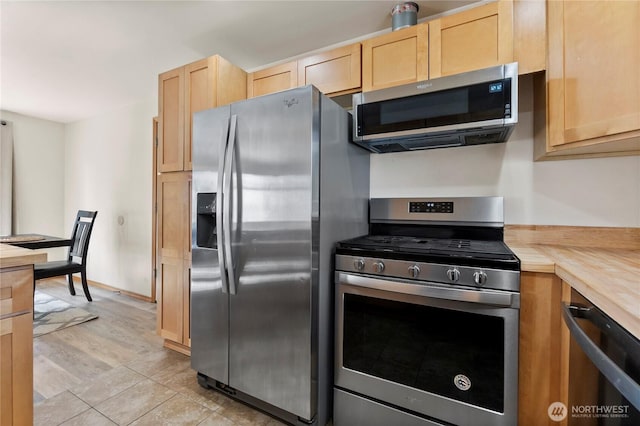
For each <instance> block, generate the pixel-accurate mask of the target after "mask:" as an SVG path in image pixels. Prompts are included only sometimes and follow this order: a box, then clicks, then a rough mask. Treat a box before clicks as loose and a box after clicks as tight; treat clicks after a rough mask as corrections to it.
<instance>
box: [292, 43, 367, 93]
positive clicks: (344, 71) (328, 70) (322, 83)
mask: <svg viewBox="0 0 640 426" xmlns="http://www.w3.org/2000/svg"><path fill="white" fill-rule="evenodd" d="M360 56H361V44H360V43H356V44H352V45H349V46H344V47H339V48H337V49H333V50H330V51H327V52H322V53H318V54H317V55H313V56H309V57H307V58H304V59H299V60H298V84H299V85H300V86H305V85H307V84H313V85H314V86H316V87H317V88H318V89H319V90H320V91H321V92H322V93H324V94H325V95H331V94H345V93H348V92H355V91H357V90H359V89H360V81H361V78H360V74H361V61H360Z"/></svg>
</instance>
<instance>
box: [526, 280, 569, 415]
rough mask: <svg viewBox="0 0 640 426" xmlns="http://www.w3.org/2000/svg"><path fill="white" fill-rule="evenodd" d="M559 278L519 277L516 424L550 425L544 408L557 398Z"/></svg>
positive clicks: (558, 381)
mask: <svg viewBox="0 0 640 426" xmlns="http://www.w3.org/2000/svg"><path fill="white" fill-rule="evenodd" d="M561 298H562V287H561V281H560V278H558V277H557V276H556V275H555V274H552V273H532V272H523V273H522V275H521V279H520V338H519V362H518V364H519V367H518V370H519V371H518V390H519V392H518V424H521V425H532V424H535V425H542V424H548V425H549V426H551V425H553V424H557V423H554V422H553V421H552V420H551V419H550V418H549V417H547V415H546V414H547V408H548V407H549V405H550V404H551V403H552V402H555V401H559V400H560V345H561V343H560V342H561V339H560V327H561V324H562V319H561V313H560V303H561Z"/></svg>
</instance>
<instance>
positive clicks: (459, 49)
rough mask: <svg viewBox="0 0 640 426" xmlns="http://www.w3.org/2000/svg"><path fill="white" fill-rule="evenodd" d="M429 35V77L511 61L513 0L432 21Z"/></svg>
mask: <svg viewBox="0 0 640 426" xmlns="http://www.w3.org/2000/svg"><path fill="white" fill-rule="evenodd" d="M429 37H430V39H429V63H430V65H429V77H430V78H436V77H442V76H445V75H451V74H457V73H461V72H465V71H471V70H476V69H481V68H486V67H490V66H493V65H499V64H505V63H509V62H513V2H512V1H506V0H505V1H497V2H493V3H489V4H486V5H483V6H480V7H476V8H473V9H469V10H466V11H463V12H460V13H456V14H454V15H449V16H445V17H442V18H439V19H436V20H433V21H431V22H429Z"/></svg>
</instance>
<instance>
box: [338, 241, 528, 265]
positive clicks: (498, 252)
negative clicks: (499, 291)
mask: <svg viewBox="0 0 640 426" xmlns="http://www.w3.org/2000/svg"><path fill="white" fill-rule="evenodd" d="M336 254H345V255H351V256H366V257H373V258H380V259H397V260H408V261H416V262H431V263H446V264H456V265H462V266H476V267H486V268H499V269H509V270H519V269H520V261H519V259H518V258H517V257H516V255H515V254H514V253H513V252H512V251H511V250H510V249H509V247H507V245H506V244H505V243H504V242H503V241H498V240H475V239H464V238H429V237H417V236H408V235H376V234H373V235H365V236H361V237H357V238H353V239H350V240H346V241H341V242H339V243H338V244H337V246H336Z"/></svg>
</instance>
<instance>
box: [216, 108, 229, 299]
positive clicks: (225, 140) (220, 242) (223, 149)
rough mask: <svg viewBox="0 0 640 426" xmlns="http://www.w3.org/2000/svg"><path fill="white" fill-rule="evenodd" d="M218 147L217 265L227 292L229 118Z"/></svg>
mask: <svg viewBox="0 0 640 426" xmlns="http://www.w3.org/2000/svg"><path fill="white" fill-rule="evenodd" d="M220 142H221V145H220V149H219V153H218V156H219V158H218V186H217V188H218V195H217V196H216V238H217V241H216V244H217V247H218V265H219V267H220V281H221V282H222V292H223V293H228V292H229V281H228V280H227V271H226V269H227V268H226V267H225V263H224V235H223V231H222V230H223V229H224V218H223V216H224V215H223V211H224V208H225V204H224V202H223V200H222V198H223V194H224V190H223V186H224V180H225V179H224V166H225V164H224V160H225V155H226V153H227V147H228V145H229V120H227V126H226V129H225V131H224V135H223V137H222V140H221V141H220Z"/></svg>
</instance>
